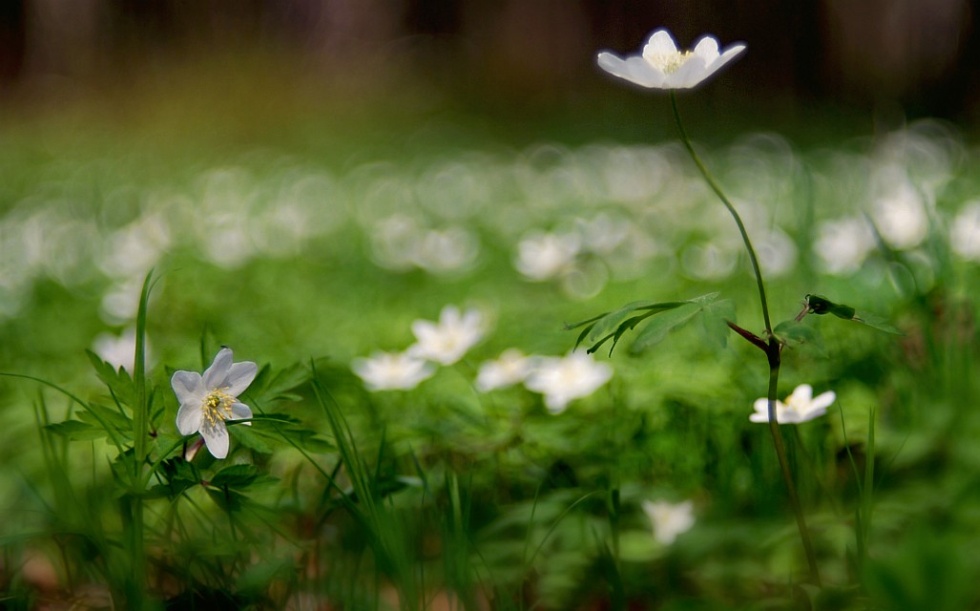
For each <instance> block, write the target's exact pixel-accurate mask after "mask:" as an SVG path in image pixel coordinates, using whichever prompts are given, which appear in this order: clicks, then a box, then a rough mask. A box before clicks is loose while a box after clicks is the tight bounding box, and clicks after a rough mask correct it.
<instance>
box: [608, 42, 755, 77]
mask: <svg viewBox="0 0 980 611" xmlns="http://www.w3.org/2000/svg"><path fill="white" fill-rule="evenodd" d="M744 50H745V45H744V44H741V43H739V44H734V45H732V46H730V47H728V48H727V49H725V51H724V53H719V52H718V41H717V40H715V39H714V38H712V37H711V36H704V37H702V38H701V40H699V41H698V43H697V45H695V47H694V50H693V51H678V50H677V45H676V44H675V43H674V39H673V38H672V37H671V36H670V33H669V32H668V31H667V30H664V29H660V30H657V31H656V32H654V33H653V34H651V35H650V39H649V40H648V41H647V44H646V45H645V46H644V47H643V54H642V55H632V56H630V57H627V58H626V59H623V58H621V57H619V56H617V55H615V54H613V53H610V52H609V51H602V52H601V53H599V56H598V58H597V59H598V62H599V67H600V68H602V69H603V70H605V71H606V72H608V73H609V74H612V75H613V76H618V77H619V78H622V79H626V80H627V81H629V82H631V83H635V84H637V85H639V86H640V87H646V88H648V89H691V88H693V87H696V86H698V85H699V84H700V83H701V82H702V81H704V80H705V79H707V78H708V77H709V76H711V75H712V74H714V73H715V72H717V71H718V70H719V69H720V68H721V67H722V66H724V65H725V64H727V63H728V62H730V61H731V60H732V59H734V58H735V57H736V56H738V55H739V54H740V53H741V52H742V51H744Z"/></svg>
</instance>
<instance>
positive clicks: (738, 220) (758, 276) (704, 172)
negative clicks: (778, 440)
mask: <svg viewBox="0 0 980 611" xmlns="http://www.w3.org/2000/svg"><path fill="white" fill-rule="evenodd" d="M670 106H671V108H672V109H673V110H674V119H675V120H676V121H677V129H679V130H680V132H681V140H682V141H683V142H684V146H685V147H687V152H688V153H690V154H691V159H692V160H693V161H694V165H696V166H698V169H699V170H700V171H701V176H703V177H704V180H705V182H707V183H708V186H709V187H711V190H712V191H714V192H715V195H717V196H718V199H720V200H721V203H723V204H725V207H726V208H728V212H729V213H730V214H731V215H732V218H733V219H735V224H736V225H738V232H739V233H740V234H742V243H743V244H744V245H745V250H746V252H748V253H749V260H750V261H751V262H752V271H753V272H754V274H755V284H756V286H757V287H758V288H759V303H760V305H762V318H763V319H764V320H765V323H766V333H767V334H768V335H770V336H771V335H772V321H771V320H770V318H769V301H768V300H767V299H766V287H765V286H764V285H763V283H762V268H760V267H759V258H758V257H757V256H756V254H755V248H753V247H752V240H750V239H749V233H748V232H747V231H746V230H745V224H744V223H743V222H742V217H741V216H739V214H738V211H737V210H735V206H734V205H733V204H732V202H731V201H730V200H729V199H728V196H727V195H725V192H724V191H722V190H721V187H720V186H718V183H717V182H715V179H714V177H713V176H712V175H711V173H710V172H708V168H707V167H705V165H704V162H703V161H701V157H700V156H699V155H698V153H697V151H695V150H694V145H692V144H691V139H690V138H688V136H687V130H685V129H684V123H683V122H681V113H680V111H679V110H677V95H676V94H675V93H674V92H673V91H671V92H670Z"/></svg>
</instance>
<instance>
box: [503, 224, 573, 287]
mask: <svg viewBox="0 0 980 611" xmlns="http://www.w3.org/2000/svg"><path fill="white" fill-rule="evenodd" d="M581 250H582V242H581V239H580V238H579V237H578V236H577V235H575V234H558V233H533V234H530V235H527V236H525V237H524V238H522V239H521V241H520V243H519V244H518V245H517V257H516V258H515V259H514V267H516V268H517V271H519V272H520V273H521V274H522V275H523V276H524V277H525V278H527V279H528V280H533V281H535V282H541V281H544V280H551V279H552V278H557V277H559V276H561V275H563V274H565V273H567V272H569V271H570V270H572V269H573V268H574V267H575V260H576V258H577V257H578V255H579V252H581Z"/></svg>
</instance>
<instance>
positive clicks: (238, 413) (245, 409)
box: [228, 402, 252, 424]
mask: <svg viewBox="0 0 980 611" xmlns="http://www.w3.org/2000/svg"><path fill="white" fill-rule="evenodd" d="M251 417H252V409H251V408H250V407H249V406H247V405H245V404H244V403H237V402H236V403H232V404H231V417H230V418H228V419H229V420H246V419H248V418H251ZM245 424H252V423H251V422H246V423H245Z"/></svg>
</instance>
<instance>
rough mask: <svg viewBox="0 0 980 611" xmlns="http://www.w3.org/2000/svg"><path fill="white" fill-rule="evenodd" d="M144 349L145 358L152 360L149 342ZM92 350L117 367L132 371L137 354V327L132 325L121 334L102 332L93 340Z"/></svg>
mask: <svg viewBox="0 0 980 611" xmlns="http://www.w3.org/2000/svg"><path fill="white" fill-rule="evenodd" d="M143 349H144V350H145V353H144V358H145V359H146V362H147V363H148V362H150V345H149V342H147V343H145V344H144V346H143ZM92 352H94V353H96V354H97V355H99V357H100V358H101V359H102V360H103V361H105V362H106V363H109V364H110V365H112V366H113V367H115V368H116V369H119V368H120V367H122V368H123V369H125V370H126V371H128V372H130V373H132V372H133V357H134V355H135V354H136V329H133V328H132V327H130V328H128V329H126V330H125V331H123V332H122V333H121V334H119V335H113V334H112V333H100V334H99V335H98V336H97V337H96V338H95V340H94V341H93V342H92Z"/></svg>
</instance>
